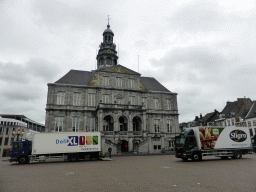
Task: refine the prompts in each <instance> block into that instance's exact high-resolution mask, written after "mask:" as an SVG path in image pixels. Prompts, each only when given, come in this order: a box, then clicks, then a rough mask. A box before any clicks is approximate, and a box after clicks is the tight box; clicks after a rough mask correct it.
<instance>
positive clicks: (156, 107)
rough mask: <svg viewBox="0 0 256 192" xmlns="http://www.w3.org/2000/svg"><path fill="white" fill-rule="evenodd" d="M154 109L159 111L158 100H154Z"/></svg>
mask: <svg viewBox="0 0 256 192" xmlns="http://www.w3.org/2000/svg"><path fill="white" fill-rule="evenodd" d="M153 102H154V109H159V99H156V98H154V100H153Z"/></svg>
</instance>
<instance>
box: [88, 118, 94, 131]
mask: <svg viewBox="0 0 256 192" xmlns="http://www.w3.org/2000/svg"><path fill="white" fill-rule="evenodd" d="M87 122H88V126H87V130H88V131H89V132H94V131H96V127H95V118H93V117H89V118H88V121H87Z"/></svg>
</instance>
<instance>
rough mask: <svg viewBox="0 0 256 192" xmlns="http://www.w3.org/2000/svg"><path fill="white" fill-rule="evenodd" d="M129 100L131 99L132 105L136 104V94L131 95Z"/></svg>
mask: <svg viewBox="0 0 256 192" xmlns="http://www.w3.org/2000/svg"><path fill="white" fill-rule="evenodd" d="M129 101H130V103H131V105H135V96H130V97H129Z"/></svg>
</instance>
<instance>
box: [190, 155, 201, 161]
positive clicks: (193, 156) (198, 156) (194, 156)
mask: <svg viewBox="0 0 256 192" xmlns="http://www.w3.org/2000/svg"><path fill="white" fill-rule="evenodd" d="M191 159H192V161H201V160H202V155H201V154H200V153H193V155H192V157H191Z"/></svg>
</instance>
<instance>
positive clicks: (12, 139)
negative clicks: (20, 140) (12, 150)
mask: <svg viewBox="0 0 256 192" xmlns="http://www.w3.org/2000/svg"><path fill="white" fill-rule="evenodd" d="M13 141H14V138H13V137H12V138H11V145H12V143H13Z"/></svg>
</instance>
